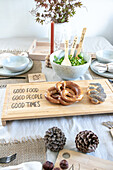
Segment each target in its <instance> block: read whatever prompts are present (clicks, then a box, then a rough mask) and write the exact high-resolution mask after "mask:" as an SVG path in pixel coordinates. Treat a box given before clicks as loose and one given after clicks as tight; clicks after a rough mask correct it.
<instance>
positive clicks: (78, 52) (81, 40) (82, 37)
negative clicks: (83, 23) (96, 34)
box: [76, 28, 86, 57]
mask: <svg viewBox="0 0 113 170" xmlns="http://www.w3.org/2000/svg"><path fill="white" fill-rule="evenodd" d="M85 33H86V28H83V30H82V35H81V38H80V43H79V46H78V49H77V53H76V57H77V56H78V54H80V52H81V49H82V44H83V40H84V36H85Z"/></svg>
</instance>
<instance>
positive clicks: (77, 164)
mask: <svg viewBox="0 0 113 170" xmlns="http://www.w3.org/2000/svg"><path fill="white" fill-rule="evenodd" d="M64 155H68V156H70V157H69V158H67V159H66V158H64ZM63 159H66V160H67V161H68V163H69V167H71V166H72V165H74V170H113V161H108V160H104V159H101V158H96V157H94V156H91V155H87V154H83V153H79V152H75V151H72V150H66V149H63V150H62V151H60V152H59V154H58V157H57V160H56V163H55V167H59V163H60V161H61V160H63ZM70 170H71V169H70Z"/></svg>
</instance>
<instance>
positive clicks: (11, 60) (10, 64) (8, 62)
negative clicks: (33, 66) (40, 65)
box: [2, 56, 29, 73]
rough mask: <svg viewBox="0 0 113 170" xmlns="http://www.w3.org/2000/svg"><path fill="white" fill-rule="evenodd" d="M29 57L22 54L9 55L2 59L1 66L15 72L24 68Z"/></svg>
mask: <svg viewBox="0 0 113 170" xmlns="http://www.w3.org/2000/svg"><path fill="white" fill-rule="evenodd" d="M28 64H29V59H28V58H27V57H22V56H9V57H7V58H5V59H4V60H2V66H3V68H4V69H7V70H9V71H11V72H13V73H15V72H16V73H17V72H20V71H23V70H25V69H26V67H27V66H28Z"/></svg>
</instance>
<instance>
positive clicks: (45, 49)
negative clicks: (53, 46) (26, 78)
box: [28, 40, 50, 61]
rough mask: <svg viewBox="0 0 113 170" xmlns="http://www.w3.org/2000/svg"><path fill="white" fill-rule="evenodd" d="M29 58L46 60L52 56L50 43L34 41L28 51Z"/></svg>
mask: <svg viewBox="0 0 113 170" xmlns="http://www.w3.org/2000/svg"><path fill="white" fill-rule="evenodd" d="M28 54H29V57H30V58H32V59H33V60H41V61H43V60H45V57H46V56H47V55H48V54H50V43H49V42H38V41H37V40H34V41H33V43H32V45H31V46H30V48H29V49H28Z"/></svg>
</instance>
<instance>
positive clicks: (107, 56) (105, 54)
mask: <svg viewBox="0 0 113 170" xmlns="http://www.w3.org/2000/svg"><path fill="white" fill-rule="evenodd" d="M96 59H97V60H98V61H100V62H101V63H110V62H113V51H112V50H100V51H97V52H96Z"/></svg>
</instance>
